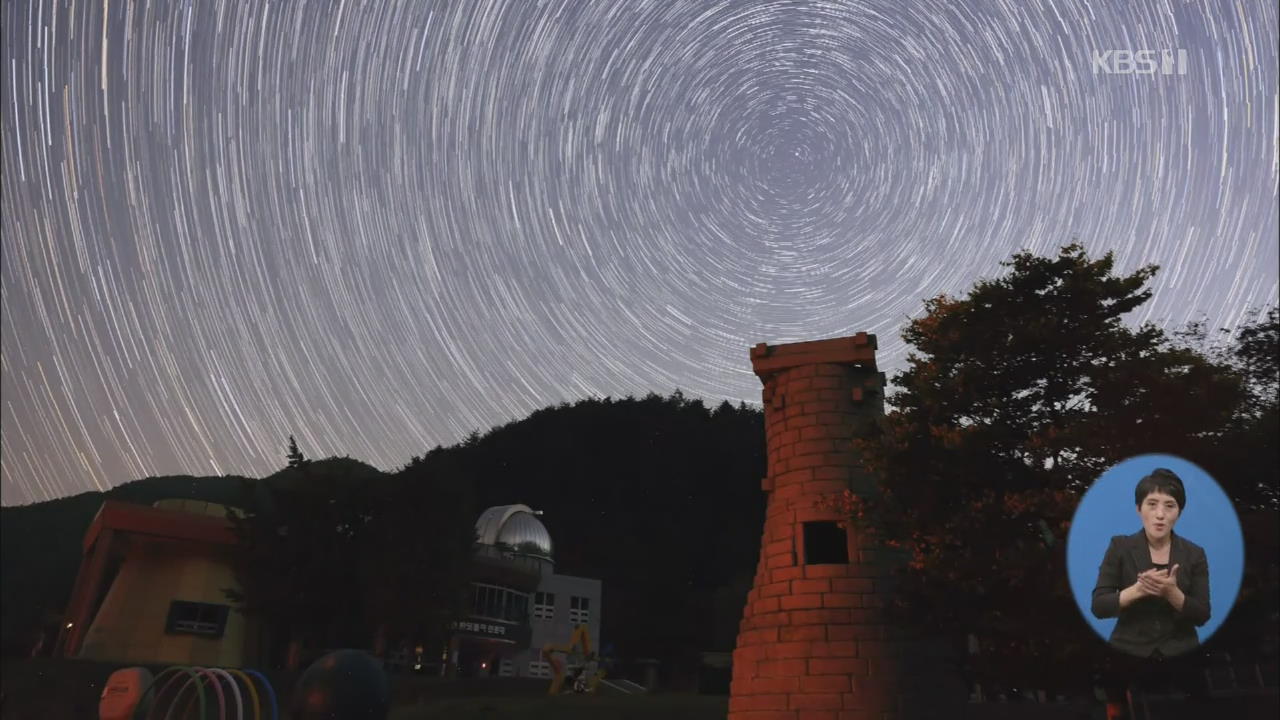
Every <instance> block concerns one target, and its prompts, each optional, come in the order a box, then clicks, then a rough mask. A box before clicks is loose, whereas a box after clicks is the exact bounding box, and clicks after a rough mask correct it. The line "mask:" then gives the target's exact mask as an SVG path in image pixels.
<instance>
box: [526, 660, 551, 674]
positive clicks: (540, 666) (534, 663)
mask: <svg viewBox="0 0 1280 720" xmlns="http://www.w3.org/2000/svg"><path fill="white" fill-rule="evenodd" d="M529 675H531V676H533V677H551V665H550V664H549V663H547V662H545V661H541V660H530V661H529Z"/></svg>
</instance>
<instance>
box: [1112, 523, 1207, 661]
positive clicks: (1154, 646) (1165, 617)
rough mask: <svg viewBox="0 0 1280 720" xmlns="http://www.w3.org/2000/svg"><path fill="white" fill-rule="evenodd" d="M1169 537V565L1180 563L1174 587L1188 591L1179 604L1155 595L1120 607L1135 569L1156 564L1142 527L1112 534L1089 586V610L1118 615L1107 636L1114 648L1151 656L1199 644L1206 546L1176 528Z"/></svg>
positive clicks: (1204, 616)
mask: <svg viewBox="0 0 1280 720" xmlns="http://www.w3.org/2000/svg"><path fill="white" fill-rule="evenodd" d="M1171 542H1172V545H1171V546H1170V548H1169V567H1170V568H1172V567H1173V566H1174V565H1177V566H1178V588H1179V589H1180V590H1182V594H1183V595H1185V596H1186V601H1185V602H1184V603H1183V604H1182V610H1181V611H1180V612H1179V611H1177V610H1174V609H1173V606H1172V605H1170V604H1169V601H1168V600H1166V599H1164V598H1154V597H1146V598H1142V599H1141V600H1138V601H1136V602H1134V603H1131V604H1130V605H1129V606H1128V607H1126V608H1125V609H1123V610H1121V609H1120V591H1121V590H1124V589H1125V588H1127V587H1129V586H1130V585H1133V584H1134V583H1135V582H1137V581H1138V573H1140V572H1142V571H1144V570H1150V569H1151V568H1153V567H1155V565H1154V563H1152V562H1151V551H1150V550H1149V549H1148V547H1147V537H1146V533H1145V532H1144V531H1142V530H1139V531H1138V532H1136V533H1134V534H1133V535H1117V536H1115V537H1113V538H1111V545H1110V547H1108V548H1107V554H1106V556H1105V557H1103V558H1102V566H1101V567H1099V568H1098V582H1097V583H1096V584H1095V586H1094V588H1093V614H1094V616H1095V617H1098V618H1113V617H1119V618H1120V619H1119V620H1118V621H1117V622H1116V627H1115V630H1112V631H1111V641H1110V642H1111V645H1112V647H1114V648H1116V649H1117V650H1121V651H1123V652H1126V653H1129V654H1130V655H1137V656H1140V657H1150V656H1151V654H1152V653H1153V652H1155V651H1156V650H1159V651H1160V653H1161V654H1162V655H1164V656H1166V657H1172V656H1174V655H1181V654H1183V653H1187V652H1190V651H1191V650H1194V649H1195V648H1196V647H1197V646H1198V645H1199V644H1200V639H1199V638H1198V637H1197V636H1196V626H1198V625H1204V624H1205V623H1207V622H1209V561H1208V559H1206V558H1205V554H1204V548H1202V547H1200V546H1199V545H1196V544H1195V543H1193V542H1191V541H1190V540H1187V539H1186V538H1183V537H1181V536H1179V535H1176V534H1174V535H1173V536H1172V539H1171Z"/></svg>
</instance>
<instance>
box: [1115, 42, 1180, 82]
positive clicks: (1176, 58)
mask: <svg viewBox="0 0 1280 720" xmlns="http://www.w3.org/2000/svg"><path fill="white" fill-rule="evenodd" d="M1093 74H1094V75H1157V74H1159V75H1186V74H1187V51H1186V50H1183V49H1181V48H1179V49H1177V50H1094V51H1093Z"/></svg>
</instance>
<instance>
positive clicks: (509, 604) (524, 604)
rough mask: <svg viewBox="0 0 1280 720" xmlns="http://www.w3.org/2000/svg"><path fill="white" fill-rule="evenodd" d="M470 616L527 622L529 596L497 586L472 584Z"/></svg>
mask: <svg viewBox="0 0 1280 720" xmlns="http://www.w3.org/2000/svg"><path fill="white" fill-rule="evenodd" d="M470 614H471V615H472V616H474V617H484V618H492V619H494V620H505V621H507V622H515V623H523V622H527V621H528V619H529V595H528V593H522V592H516V591H515V590H509V589H507V588H504V587H498V586H496V585H482V584H480V583H472V585H471V613H470Z"/></svg>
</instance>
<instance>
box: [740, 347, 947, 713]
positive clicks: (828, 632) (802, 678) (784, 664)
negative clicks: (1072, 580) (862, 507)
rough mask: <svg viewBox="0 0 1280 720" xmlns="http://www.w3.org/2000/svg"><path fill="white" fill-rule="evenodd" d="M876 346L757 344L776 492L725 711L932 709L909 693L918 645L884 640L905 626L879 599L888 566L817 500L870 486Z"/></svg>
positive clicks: (878, 411) (878, 404)
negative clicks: (859, 430) (863, 462)
mask: <svg viewBox="0 0 1280 720" xmlns="http://www.w3.org/2000/svg"><path fill="white" fill-rule="evenodd" d="M875 351H876V338H875V336H874V335H868V334H866V333H858V334H857V335H855V336H853V337H846V338H837V339H833V340H817V341H813V342H803V343H793V344H788V345H776V346H770V345H766V344H763V343H762V344H760V345H757V346H755V347H754V348H752V349H751V362H752V367H753V369H754V370H755V373H756V375H757V376H758V377H759V378H760V380H761V382H762V383H763V385H764V390H763V393H762V395H763V399H764V412H765V433H766V443H767V448H768V460H769V462H768V468H769V474H768V476H767V477H766V478H764V479H763V481H762V482H761V487H762V489H763V490H764V491H765V492H766V493H767V495H768V504H767V509H766V512H765V518H766V519H765V526H764V531H763V533H762V536H761V552H760V563H759V567H758V569H757V572H756V578H755V585H754V587H753V588H752V591H751V593H750V595H749V601H748V603H747V605H746V607H745V609H744V611H743V619H742V624H741V628H742V629H741V632H740V634H739V635H738V643H737V647H736V649H735V651H734V658H733V661H734V672H733V681H732V684H731V689H730V694H731V702H730V706H729V720H755V719H756V718H764V717H777V718H782V717H786V718H789V719H790V720H823V719H825V718H828V717H834V716H838V717H860V716H865V717H867V718H873V717H874V718H876V719H877V720H879V719H880V718H881V717H890V716H892V717H895V718H907V717H913V716H924V715H923V714H922V713H916V712H912V703H911V702H910V701H909V699H908V698H907V697H905V696H904V694H905V690H904V689H905V688H907V687H909V686H912V685H916V684H917V683H912V682H905V681H907V680H909V678H906V677H904V676H906V675H908V674H915V675H918V674H919V673H918V672H916V671H914V670H912V669H911V666H910V665H909V664H908V663H905V662H900V659H901V658H902V657H903V656H904V655H906V654H908V653H909V652H910V647H911V646H909V645H908V644H907V643H906V641H899V640H888V639H887V638H899V637H901V634H900V633H895V632H893V631H892V630H891V628H889V626H888V624H887V622H886V621H885V620H884V619H883V615H882V613H881V611H880V608H881V607H883V605H884V601H885V599H886V598H885V593H886V589H885V588H887V587H891V584H890V583H889V582H888V580H889V576H890V572H891V568H890V566H889V565H888V564H887V562H886V559H885V557H884V555H883V553H879V552H876V551H875V549H874V548H871V547H868V546H867V544H866V543H865V542H864V541H863V540H862V539H861V538H860V537H859V536H858V532H857V528H847V529H840V528H839V527H838V524H841V523H843V522H844V520H845V518H842V517H839V516H838V514H837V513H836V512H835V511H832V510H827V509H824V508H822V507H821V506H820V504H819V503H820V501H821V500H823V499H824V498H826V497H828V496H830V495H832V494H835V493H838V492H841V491H843V490H846V489H852V490H854V491H855V492H869V491H871V489H872V488H873V487H874V486H873V485H872V484H871V483H870V482H868V479H867V478H865V477H863V476H862V475H861V471H860V470H859V468H858V463H857V458H856V456H855V454H854V451H853V446H852V437H853V433H854V430H855V425H856V424H857V423H858V422H863V421H867V420H871V419H874V418H876V417H878V416H880V415H882V414H883V413H884V405H883V392H884V390H883V388H884V374H883V373H881V372H879V371H878V370H877V369H876V358H875ZM806 526H809V527H808V529H807V530H806ZM809 542H812V543H814V545H815V546H814V547H806V543H809ZM910 679H914V680H917V681H921V680H923V681H924V682H925V683H926V684H928V683H930V682H931V681H932V678H928V677H925V678H920V677H916V678H910ZM939 689H940V688H939ZM935 711H936V707H935V708H932V709H930V710H929V712H935ZM775 713H776V715H775ZM864 713H865V715H864Z"/></svg>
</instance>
